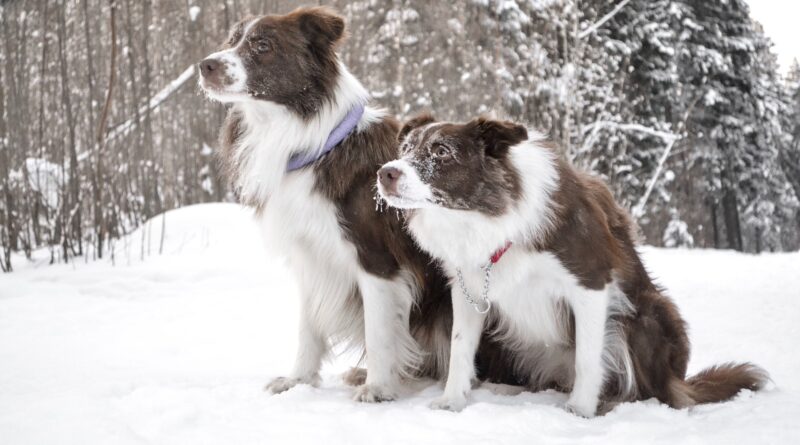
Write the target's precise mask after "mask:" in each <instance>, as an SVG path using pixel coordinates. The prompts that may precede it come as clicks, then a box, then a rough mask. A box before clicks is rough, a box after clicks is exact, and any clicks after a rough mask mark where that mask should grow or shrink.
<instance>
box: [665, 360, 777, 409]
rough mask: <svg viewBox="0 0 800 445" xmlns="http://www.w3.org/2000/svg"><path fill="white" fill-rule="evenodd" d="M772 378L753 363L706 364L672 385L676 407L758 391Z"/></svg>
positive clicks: (728, 398)
mask: <svg viewBox="0 0 800 445" xmlns="http://www.w3.org/2000/svg"><path fill="white" fill-rule="evenodd" d="M769 381H770V378H769V374H768V373H767V371H765V370H763V369H762V368H760V367H758V366H756V365H754V364H752V363H724V364H722V365H717V366H712V367H710V368H706V369H704V370H702V371H700V372H699V373H697V374H696V375H694V376H692V377H689V378H688V379H686V380H675V381H673V384H672V385H671V390H672V391H671V392H672V402H673V405H674V406H675V407H680V408H683V407H687V406H693V405H699V404H702V403H715V402H724V401H726V400H730V399H732V398H733V397H734V396H735V395H736V394H738V393H739V391H741V390H743V389H749V390H751V391H758V390H760V389H763V388H764V386H765V385H766V384H767V382H769Z"/></svg>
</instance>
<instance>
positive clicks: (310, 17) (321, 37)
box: [199, 7, 345, 117]
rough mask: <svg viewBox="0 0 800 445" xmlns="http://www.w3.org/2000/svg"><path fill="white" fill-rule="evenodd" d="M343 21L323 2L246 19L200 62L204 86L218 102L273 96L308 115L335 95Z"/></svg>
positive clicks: (263, 99)
mask: <svg viewBox="0 0 800 445" xmlns="http://www.w3.org/2000/svg"><path fill="white" fill-rule="evenodd" d="M344 27H345V25H344V20H343V19H342V18H341V17H340V16H338V15H336V14H335V13H333V12H332V11H331V10H329V9H327V8H324V7H318V8H299V9H297V10H295V11H293V12H291V13H289V14H287V15H268V16H262V17H251V18H247V19H244V20H242V21H241V22H239V23H238V24H236V26H234V28H233V30H232V31H231V34H230V36H229V38H228V41H227V42H226V43H225V44H224V49H223V50H221V51H218V52H215V53H213V54H211V55H209V56H208V57H206V58H205V59H204V60H203V61H202V62H200V64H199V70H200V81H199V82H200V87H201V88H202V89H203V90H204V91H205V93H206V94H207V95H208V96H209V97H210V98H212V99H215V100H218V101H220V102H241V101H247V100H262V101H270V102H274V103H278V104H280V105H284V106H287V107H288V108H290V109H292V110H293V111H296V112H297V113H298V114H300V115H301V116H304V117H306V116H309V115H310V114H312V113H314V112H315V111H317V110H318V109H319V108H320V107H321V106H322V104H323V102H324V101H325V100H326V99H330V98H331V97H332V94H333V88H334V85H335V83H336V79H337V76H338V70H339V68H338V62H337V58H336V54H335V48H336V45H337V43H338V42H339V41H340V40H341V39H342V37H343V35H344Z"/></svg>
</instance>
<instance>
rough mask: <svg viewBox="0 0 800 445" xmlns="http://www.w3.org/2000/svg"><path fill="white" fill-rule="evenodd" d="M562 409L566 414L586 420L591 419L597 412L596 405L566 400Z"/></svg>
mask: <svg viewBox="0 0 800 445" xmlns="http://www.w3.org/2000/svg"><path fill="white" fill-rule="evenodd" d="M564 409H565V410H566V411H567V412H568V413H572V414H574V415H576V416H580V417H585V418H587V419H591V418H592V417H594V416H595V413H596V412H597V404H596V403H579V402H577V401H573V400H571V399H570V400H568V401H567V404H566V405H565V406H564Z"/></svg>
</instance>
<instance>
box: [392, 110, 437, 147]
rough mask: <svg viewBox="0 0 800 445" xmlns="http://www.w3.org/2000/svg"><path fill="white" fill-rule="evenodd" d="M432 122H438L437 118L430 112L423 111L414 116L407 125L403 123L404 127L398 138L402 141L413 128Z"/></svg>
mask: <svg viewBox="0 0 800 445" xmlns="http://www.w3.org/2000/svg"><path fill="white" fill-rule="evenodd" d="M431 122H436V119H434V118H433V116H432V115H431V114H430V113H422V114H418V115H417V116H415V117H412V118H411V119H410V120H409V121H408V122H406V123H405V125H403V128H401V129H400V133H398V134H397V140H398V141H399V142H402V141H403V139H405V138H406V136H408V133H411V131H412V130H414V129H415V128H419V127H421V126H423V125H428V124H430V123H431Z"/></svg>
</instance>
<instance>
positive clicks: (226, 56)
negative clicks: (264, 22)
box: [200, 19, 258, 102]
mask: <svg viewBox="0 0 800 445" xmlns="http://www.w3.org/2000/svg"><path fill="white" fill-rule="evenodd" d="M257 21H258V20H257V19H253V20H251V21H250V23H248V24H247V26H246V27H245V29H244V32H243V33H242V38H241V40H239V43H238V44H237V45H236V46H234V47H232V48H228V49H226V50H222V51H217V52H215V53H213V54H209V55H208V57H206V60H208V59H216V60H217V61H219V62H220V63H221V64H222V69H224V70H225V74H226V75H227V76H228V77H230V79H231V80H232V83H231V84H230V85H225V86H224V89H221V90H218V89H216V88H212V87H209V85H208V84H206V81H205V78H204V77H203V76H200V87H201V88H203V90H204V91H205V92H206V94H207V95H208V96H209V97H211V98H212V99H214V100H218V101H220V102H232V101H235V100H237V99H242V98H245V97H247V70H245V69H244V63H243V62H242V58H241V57H239V54H238V51H239V49H241V46H242V45H243V44H244V43H245V42H246V41H247V33H249V32H250V29H251V28H252V27H253V25H254V24H255V23H256V22H257Z"/></svg>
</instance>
